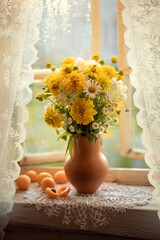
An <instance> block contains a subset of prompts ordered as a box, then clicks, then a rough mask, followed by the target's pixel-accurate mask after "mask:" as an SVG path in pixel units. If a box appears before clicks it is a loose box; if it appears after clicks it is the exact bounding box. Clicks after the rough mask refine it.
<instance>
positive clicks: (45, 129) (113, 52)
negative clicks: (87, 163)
mask: <svg viewBox="0 0 160 240" xmlns="http://www.w3.org/2000/svg"><path fill="white" fill-rule="evenodd" d="M53 2H54V1H51V0H50V1H48V3H50V5H48V8H47V7H46V9H45V11H44V13H43V19H42V22H41V24H40V41H39V42H38V44H37V45H36V47H37V50H38V57H39V59H38V61H37V62H36V63H35V64H34V68H44V67H45V65H46V63H47V62H51V63H52V64H53V65H58V66H59V65H60V62H61V60H62V59H63V58H65V57H68V56H73V57H83V58H90V56H91V3H90V1H88V0H87V1H76V4H72V7H71V6H70V4H68V5H69V6H67V9H66V10H65V11H64V10H63V11H64V12H63V11H62V10H61V12H60V13H57V12H56V9H55V6H54V4H53ZM55 2H57V1H55ZM61 2H63V1H61ZM64 2H65V1H64ZM71 2H72V1H71ZM67 11H68V13H69V16H68V18H64V19H63V18H62V16H63V15H65V14H66V12H67ZM62 13H63V14H62ZM66 16H67V15H66ZM55 18H56V20H55ZM49 19H50V20H49ZM62 19H63V20H65V21H64V22H63V20H62ZM48 21H50V22H49V23H48ZM55 23H56V25H55ZM100 23H101V26H100V32H101V35H100V39H101V41H100V46H101V48H100V55H101V59H104V61H105V63H106V64H110V63H111V62H110V58H111V57H112V56H116V57H118V37H117V0H112V1H110V0H100ZM40 89H41V84H36V83H35V84H33V85H32V90H33V100H32V102H31V103H30V104H29V105H28V109H29V114H30V118H29V121H28V122H27V123H26V129H27V139H26V142H25V151H26V154H41V153H47V152H52V151H53V152H54V151H65V148H66V143H65V141H63V140H61V141H60V140H59V141H57V137H58V136H57V134H56V131H55V130H54V129H52V128H51V127H49V126H47V125H46V123H44V121H43V113H44V105H45V104H46V102H44V103H40V102H39V101H37V100H36V96H37V95H38V93H39V92H40ZM130 110H131V111H132V109H130ZM136 112H137V110H136V108H135V107H134V106H133V118H132V126H133V132H132V133H133V146H135V147H136V148H137V147H139V148H142V146H141V140H140V134H141V131H140V129H139V127H138V126H137V124H136V118H135V116H136ZM126 114H127V113H126ZM102 150H103V152H104V154H105V155H106V156H107V159H108V162H109V165H110V167H122V168H123V167H128V168H130V167H131V168H132V167H146V165H145V163H144V162H143V161H138V160H132V159H128V158H126V157H122V156H120V130H119V126H116V127H112V128H110V129H109V130H108V133H107V134H103V140H102Z"/></svg>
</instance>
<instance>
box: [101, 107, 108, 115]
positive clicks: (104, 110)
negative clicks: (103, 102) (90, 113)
mask: <svg viewBox="0 0 160 240" xmlns="http://www.w3.org/2000/svg"><path fill="white" fill-rule="evenodd" d="M102 112H103V114H104V115H107V114H108V109H107V108H105V107H104V108H103V109H102Z"/></svg>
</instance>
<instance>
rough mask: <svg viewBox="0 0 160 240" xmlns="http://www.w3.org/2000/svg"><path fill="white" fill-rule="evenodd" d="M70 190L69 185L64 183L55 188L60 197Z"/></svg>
mask: <svg viewBox="0 0 160 240" xmlns="http://www.w3.org/2000/svg"><path fill="white" fill-rule="evenodd" d="M69 192H70V187H69V186H67V185H64V186H62V187H59V188H58V189H57V193H58V194H59V196H60V197H65V196H67V195H68V193H69Z"/></svg>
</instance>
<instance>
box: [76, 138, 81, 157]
mask: <svg viewBox="0 0 160 240" xmlns="http://www.w3.org/2000/svg"><path fill="white" fill-rule="evenodd" d="M79 139H80V135H78V136H77V137H76V144H77V150H78V152H79V153H80V149H79Z"/></svg>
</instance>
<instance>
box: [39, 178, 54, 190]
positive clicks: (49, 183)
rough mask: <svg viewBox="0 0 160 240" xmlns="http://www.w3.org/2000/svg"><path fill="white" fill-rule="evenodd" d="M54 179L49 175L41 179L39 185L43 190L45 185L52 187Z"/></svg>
mask: <svg viewBox="0 0 160 240" xmlns="http://www.w3.org/2000/svg"><path fill="white" fill-rule="evenodd" d="M54 186H55V181H54V180H53V178H51V177H46V178H43V179H42V180H41V187H42V188H43V189H44V190H45V189H46V188H47V187H49V188H54Z"/></svg>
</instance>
